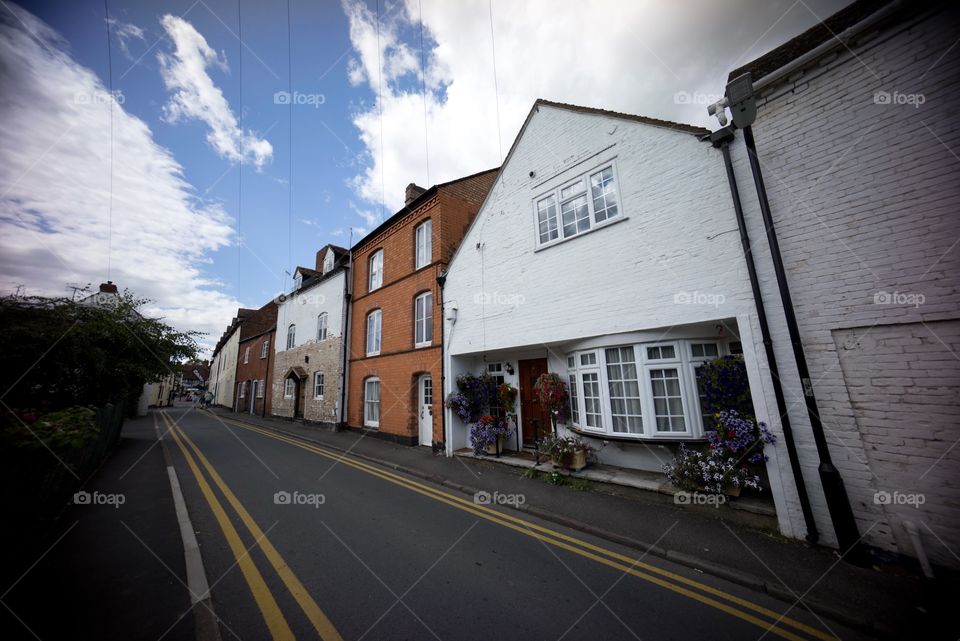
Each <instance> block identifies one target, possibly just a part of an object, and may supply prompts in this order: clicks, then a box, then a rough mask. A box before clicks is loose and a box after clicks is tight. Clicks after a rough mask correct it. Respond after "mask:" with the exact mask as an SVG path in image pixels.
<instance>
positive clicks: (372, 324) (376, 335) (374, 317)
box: [367, 309, 380, 354]
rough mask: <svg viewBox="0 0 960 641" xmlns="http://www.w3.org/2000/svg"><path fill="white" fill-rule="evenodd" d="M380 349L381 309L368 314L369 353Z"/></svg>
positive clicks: (374, 352)
mask: <svg viewBox="0 0 960 641" xmlns="http://www.w3.org/2000/svg"><path fill="white" fill-rule="evenodd" d="M379 351H380V310H379V309H378V310H375V311H372V312H370V315H369V316H367V354H376V353H378V352H379Z"/></svg>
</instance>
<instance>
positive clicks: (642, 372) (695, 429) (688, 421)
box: [565, 338, 728, 441]
mask: <svg viewBox="0 0 960 641" xmlns="http://www.w3.org/2000/svg"><path fill="white" fill-rule="evenodd" d="M702 343H712V344H715V345H716V346H717V353H718V356H716V357H715V356H703V357H693V351H692V350H693V348H692V347H691V345H693V344H702ZM664 346H671V347H673V349H674V356H673V357H670V358H650V357H649V356H648V353H647V349H648V348H650V347H664ZM624 347H632V348H633V353H634V367H635V368H636V370H637V382H638V385H639V387H640V417H641V425H642V430H641V431H640V432H639V433H634V432H614V431H613V407H612V404H611V399H610V376H609V371H608V365H609V364H608V362H607V353H606V351H607V350H608V349H614V348H624ZM727 353H728V349H727V345H726V341H724V340H718V339H715V338H690V339H688V338H684V339H676V340H666V341H655V342H630V341H628V342H625V343H622V344H612V345H604V346H602V347H598V348H590V349H582V350H574V351H571V352H568V353H567V354H566V355H565V359H566V360H565V362H566V365H567V368H566V372H567V379H566V380H567V384H568V385H569V390H570V395H571V397H573V396H574V395H575V396H576V404H577V407H578V419H579V421H574V420H573V416H572V413H571V418H570V425H571V426H572V427H573V428H574V429H576V430H577V431H580V432H583V433H585V434H588V435H596V436H598V437H603V438H615V439H622V440H637V441H656V440H666V441H676V440H692V439H702V438H704V437H705V432H706V430H707V427H706V426H705V425H704V423H703V416H702V409H701V406H700V398H699V393H698V387H697V381H696V368H697V367H698V366H699V365H700V364H701V363H704V362H707V361H710V360H713V359H714V358H719V357H722V356H724V355H726V354H727ZM593 358H596V362H595V363H591V362H590V360H591V359H593ZM582 359H583V360H586V361H587V364H586V365H585V364H584V363H583V360H582ZM659 369H675V370H677V376H678V379H679V381H678V382H679V389H680V401H681V408H682V412H683V419H684V427H685V429H684V431H670V432H667V431H659V430H658V429H657V417H656V411H655V406H656V404H655V403H654V397H653V382H652V379H651V374H650V373H651V371H652V370H659ZM585 374H586V375H594V374H595V375H596V376H597V384H598V385H599V401H600V422H601V427H595V426H594V427H591V426H589V425H587V404H586V398H585V396H584V393H585V385H586V381H584V378H585ZM573 402H574V401H573V400H572V399H571V405H572V404H573Z"/></svg>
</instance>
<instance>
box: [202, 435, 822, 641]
mask: <svg viewBox="0 0 960 641" xmlns="http://www.w3.org/2000/svg"><path fill="white" fill-rule="evenodd" d="M220 418H221V419H222V420H224V421H226V422H229V423H233V424H234V425H236V426H238V427H241V428H243V429H246V430H248V431H251V432H256V433H258V434H261V435H263V436H267V437H269V438H272V439H275V440H278V441H282V442H285V443H288V444H290V445H294V446H296V447H299V448H301V449H304V450H307V451H309V452H313V453H315V454H319V455H321V456H324V457H326V458H329V459H332V460H334V461H338V462H340V463H342V464H344V465H348V466H350V467H353V468H355V469H357V470H360V471H362V472H366V473H368V474H371V475H373V476H377V477H379V478H382V479H383V480H386V481H388V482H390V483H393V484H395V485H399V486H401V487H404V488H406V489H409V490H411V491H414V492H417V493H418V494H422V495H424V496H427V497H429V498H432V499H434V500H437V501H440V502H441V503H445V504H447V505H450V506H451V507H455V508H457V509H460V510H463V511H465V512H469V513H471V514H473V515H475V516H478V517H480V518H483V519H486V520H488V521H492V522H495V523H497V524H499V525H503V526H504V527H508V528H510V529H512V530H514V531H517V532H519V533H521V534H524V535H526V536H530V537H533V538H536V539H538V540H541V541H544V542H546V543H550V544H551V545H554V546H556V547H560V548H562V549H565V550H568V551H570V552H573V553H574V554H578V555H580V556H583V557H586V558H589V559H591V560H594V561H596V562H598V563H601V564H603V565H607V566H609V567H612V568H615V569H618V570H620V571H623V572H627V573H629V574H632V575H634V576H637V577H639V578H641V579H644V580H645V581H648V582H650V583H654V584H655V585H658V586H660V587H663V588H666V589H668V590H671V591H673V592H677V593H678V594H682V595H684V596H687V597H689V598H692V599H694V600H696V601H699V602H701V603H703V604H705V605H709V606H710V607H713V608H716V609H719V610H722V611H723V612H726V613H728V614H731V615H732V616H735V617H737V618H739V619H742V620H744V621H748V622H750V623H753V624H754V625H757V626H758V627H761V628H763V629H764V630H767V629H769V631H770V632H773V633H774V634H777V635H779V636H781V637H783V638H785V639H791V640H792V641H799V640H802V637H798V636H797V635H795V634H794V633H792V632H790V631H789V630H783V629H781V628H780V627H777V625H776V623H770V622H767V621H764V620H762V619H759V618H757V617H754V616H753V615H751V614H748V613H746V612H743V611H741V610H737V609H735V608H733V607H731V606H728V605H727V604H725V603H721V602H719V601H716V600H714V599H711V598H709V597H706V596H704V595H702V594H699V593H697V592H692V591H691V590H688V589H686V588H684V587H682V586H679V585H676V584H675V583H670V582H668V581H665V580H663V579H661V578H659V577H657V576H653V574H656V575H660V576H661V577H666V578H668V579H670V580H672V581H675V582H677V583H681V584H683V585H686V586H689V587H691V588H694V589H696V590H700V591H702V592H706V593H708V594H710V595H712V596H714V597H717V598H719V599H723V600H725V601H729V602H730V603H733V604H735V605H737V606H740V607H741V608H744V609H747V610H751V611H753V612H755V613H757V614H760V615H763V616H766V617H770V618H771V619H774V621H776V620H777V619H780V617H781V615H780V613H778V612H775V611H773V610H770V609H769V608H766V607H764V606H762V605H759V604H756V603H753V602H752V601H749V600H747V599H744V598H741V597H738V596H735V595H732V594H729V593H727V592H724V591H723V590H720V589H718V588H714V587H712V586H710V585H707V584H705V583H701V582H699V581H696V580H694V579H689V578H687V577H684V576H682V575H679V574H675V573H673V572H670V571H669V570H665V569H663V568H659V567H657V566H655V565H651V564H649V563H644V562H636V560H635V559H632V558H631V557H629V556H626V555H624V554H620V553H618V552H615V551H613V550H608V549H606V548H603V547H600V546H597V545H594V544H592V543H589V542H587V541H583V540H581V539H578V538H576V537H572V536H568V535H566V534H563V533H562V532H557V531H555V530H552V529H550V528H547V527H543V526H541V525H538V524H536V523H532V522H530V521H527V520H525V519H522V518H519V517H516V516H513V515H510V514H504V513H501V512H497V511H496V510H493V509H492V508H489V507H486V506H483V505H477V504H475V503H473V502H471V501H469V500H467V499H464V498H461V497H458V496H455V495H453V494H449V493H447V492H444V491H442V490H438V489H435V488H432V487H430V486H428V485H424V484H422V483H419V482H417V481H413V480H410V479H407V478H405V477H403V476H400V475H398V474H394V473H393V472H389V471H386V470H383V469H380V468H377V467H374V466H372V465H369V464H367V463H362V462H360V461H357V460H355V459H350V458H347V455H346V454H345V453H337V452H333V451H331V450H328V449H327V448H325V447H323V446H319V445H314V444H312V443H306V442H304V441H301V440H299V439H296V438H293V437H289V436H286V435H281V434H277V433H276V432H272V431H270V430H266V429H263V428H261V427H259V426H255V425H253V424H251V423H245V422H242V421H237V420H234V419H230V418H224V417H220ZM535 531H536V532H535ZM537 532H540V533H542V534H538V533H537ZM544 535H546V536H544ZM604 557H608V558H604ZM619 561H622V562H624V563H626V564H627V565H623V564H622V563H619ZM636 568H642V569H643V570H645V571H646V572H643V571H640V570H638V569H636ZM780 623H783V624H785V625H788V626H790V627H792V628H794V629H796V630H798V631H801V632H804V633H806V634H809V635H810V636H813V637H815V638H817V639H821V640H822V641H836V637H835V636H833V635H831V634H827V633H825V632H822V631H821V630H818V629H817V628H814V627H812V626H809V625H807V624H805V623H802V622H800V621H797V620H795V619H792V618H789V617H783V619H782V620H781V621H780Z"/></svg>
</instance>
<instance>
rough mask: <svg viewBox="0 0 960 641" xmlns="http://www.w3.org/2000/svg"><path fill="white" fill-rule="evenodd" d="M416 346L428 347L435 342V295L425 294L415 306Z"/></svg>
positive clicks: (418, 299) (414, 340)
mask: <svg viewBox="0 0 960 641" xmlns="http://www.w3.org/2000/svg"><path fill="white" fill-rule="evenodd" d="M413 319H414V320H413V327H414V339H413V342H414V346H415V347H427V346H428V345H430V343H431V342H433V294H432V293H430V292H424V293H422V294H420V295H419V296H417V297H416V298H415V299H414V304H413Z"/></svg>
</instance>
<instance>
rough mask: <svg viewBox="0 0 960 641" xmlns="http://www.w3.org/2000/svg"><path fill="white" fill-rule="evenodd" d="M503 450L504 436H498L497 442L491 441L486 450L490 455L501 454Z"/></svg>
mask: <svg viewBox="0 0 960 641" xmlns="http://www.w3.org/2000/svg"><path fill="white" fill-rule="evenodd" d="M502 451H503V437H502V436H498V437H497V442H496V443H491V444H490V445H487V449H486V452H487V454H489V455H490V456H498V455H499V454H500V452H502Z"/></svg>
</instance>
